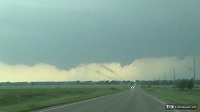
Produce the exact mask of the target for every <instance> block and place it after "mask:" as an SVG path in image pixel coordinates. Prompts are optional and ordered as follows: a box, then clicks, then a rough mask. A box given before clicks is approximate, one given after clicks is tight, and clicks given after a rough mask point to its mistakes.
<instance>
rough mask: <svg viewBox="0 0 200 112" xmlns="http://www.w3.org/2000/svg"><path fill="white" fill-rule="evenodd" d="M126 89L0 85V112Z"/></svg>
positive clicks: (104, 86) (98, 86)
mask: <svg viewBox="0 0 200 112" xmlns="http://www.w3.org/2000/svg"><path fill="white" fill-rule="evenodd" d="M126 89H128V87H127V86H119V85H112V86H111V85H108V86H106V85H103V86H100V85H89V86H85V85H84V86H20V87H0V112H28V111H31V110H36V109H40V108H45V107H49V106H54V105H60V104H66V103H72V102H77V101H81V100H85V99H90V98H94V97H98V96H103V95H107V94H112V93H117V92H120V91H123V90H126Z"/></svg>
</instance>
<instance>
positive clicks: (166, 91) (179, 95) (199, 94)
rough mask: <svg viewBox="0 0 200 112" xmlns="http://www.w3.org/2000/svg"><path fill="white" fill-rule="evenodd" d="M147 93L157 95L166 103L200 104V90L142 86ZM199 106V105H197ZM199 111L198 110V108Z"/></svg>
mask: <svg viewBox="0 0 200 112" xmlns="http://www.w3.org/2000/svg"><path fill="white" fill-rule="evenodd" d="M142 89H143V90H145V91H147V92H148V93H150V94H152V95H155V96H157V97H158V98H160V99H161V100H163V101H164V102H166V103H174V104H197V105H198V106H200V90H199V89H196V90H179V89H178V88H176V89H175V90H174V88H172V86H149V87H147V86H146V87H142ZM198 108H199V107H198ZM198 112H200V110H198Z"/></svg>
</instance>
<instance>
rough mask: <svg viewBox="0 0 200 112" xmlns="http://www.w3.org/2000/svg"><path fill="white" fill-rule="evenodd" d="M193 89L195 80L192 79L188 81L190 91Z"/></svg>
mask: <svg viewBox="0 0 200 112" xmlns="http://www.w3.org/2000/svg"><path fill="white" fill-rule="evenodd" d="M193 88H194V79H193V78H192V79H190V80H189V81H188V89H193Z"/></svg>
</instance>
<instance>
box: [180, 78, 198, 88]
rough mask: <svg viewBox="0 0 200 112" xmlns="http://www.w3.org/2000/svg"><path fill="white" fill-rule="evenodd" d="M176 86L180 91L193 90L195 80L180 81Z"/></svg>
mask: <svg viewBox="0 0 200 112" xmlns="http://www.w3.org/2000/svg"><path fill="white" fill-rule="evenodd" d="M176 86H177V87H178V88H180V89H185V88H188V89H190V90H191V89H193V88H194V80H193V78H192V79H190V80H186V79H183V80H180V81H178V83H177V85H176Z"/></svg>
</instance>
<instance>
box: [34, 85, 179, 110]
mask: <svg viewBox="0 0 200 112" xmlns="http://www.w3.org/2000/svg"><path fill="white" fill-rule="evenodd" d="M37 112H179V111H172V110H165V103H164V102H162V101H160V100H158V99H157V98H155V97H153V96H151V95H149V94H147V93H145V92H144V91H143V90H141V89H140V88H139V87H135V88H132V89H129V90H127V91H124V92H121V93H117V94H113V95H107V96H103V97H99V98H95V99H91V100H86V101H82V102H78V103H73V104H68V105H62V106H55V107H50V108H46V109H42V110H39V111H37Z"/></svg>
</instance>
